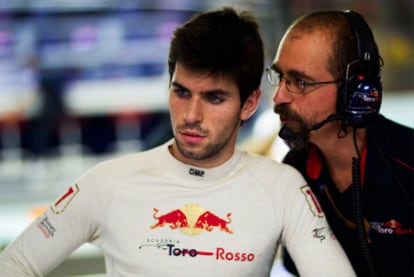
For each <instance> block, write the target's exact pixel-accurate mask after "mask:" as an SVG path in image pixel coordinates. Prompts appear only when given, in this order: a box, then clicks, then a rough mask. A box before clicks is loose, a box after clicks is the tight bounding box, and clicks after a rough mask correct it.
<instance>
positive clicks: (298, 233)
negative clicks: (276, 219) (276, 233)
mask: <svg viewBox="0 0 414 277" xmlns="http://www.w3.org/2000/svg"><path fill="white" fill-rule="evenodd" d="M290 180H291V181H292V180H298V179H297V178H290ZM299 180H301V181H300V182H301V184H296V185H290V186H289V187H288V189H287V191H286V193H285V194H284V195H283V199H282V197H281V199H280V201H285V205H283V206H282V207H283V209H284V212H283V216H282V221H283V223H282V226H284V227H283V231H282V235H281V240H282V244H283V245H284V246H286V248H287V249H288V251H289V253H290V254H291V256H292V258H293V260H294V262H295V265H296V267H297V269H298V272H299V274H300V276H319V277H321V276H335V277H339V276H356V275H355V272H354V270H353V268H352V266H351V264H350V262H349V260H348V258H347V256H346V254H345V252H344V250H343V249H342V247H341V246H340V244H339V242H338V241H337V240H336V238H335V236H334V234H333V233H332V231H331V229H330V227H329V225H328V223H327V220H326V218H325V216H324V213H323V211H322V209H321V207H320V206H319V203H318V201H317V200H316V198H315V196H314V195H313V193H312V191H311V189H310V187H309V186H308V185H306V184H305V181H304V180H303V179H302V178H300V179H299Z"/></svg>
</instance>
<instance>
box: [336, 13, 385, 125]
mask: <svg viewBox="0 0 414 277" xmlns="http://www.w3.org/2000/svg"><path fill="white" fill-rule="evenodd" d="M343 14H344V15H345V17H346V19H347V21H348V22H349V24H350V25H351V27H352V29H353V32H354V36H355V39H356V43H357V46H358V59H357V60H355V61H352V62H350V63H349V64H348V65H347V68H346V78H345V82H344V84H343V86H342V88H341V90H340V93H339V97H338V114H339V115H340V116H341V118H342V120H343V123H344V124H345V126H353V127H357V128H364V127H367V126H369V124H370V123H371V122H372V120H373V119H374V118H375V117H376V116H377V115H378V114H379V110H380V107H381V101H382V84H381V80H380V76H379V67H380V66H381V65H380V64H379V63H380V59H381V58H380V56H379V53H378V48H377V45H376V43H375V40H374V36H373V34H372V31H371V29H370V27H369V26H368V24H367V23H366V21H365V20H364V18H363V17H362V16H361V15H360V14H359V13H357V12H354V11H350V10H345V11H343ZM376 68H378V70H376Z"/></svg>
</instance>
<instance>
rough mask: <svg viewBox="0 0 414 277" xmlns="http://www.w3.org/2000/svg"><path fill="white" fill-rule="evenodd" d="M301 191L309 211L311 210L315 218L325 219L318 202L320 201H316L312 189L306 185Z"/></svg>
mask: <svg viewBox="0 0 414 277" xmlns="http://www.w3.org/2000/svg"><path fill="white" fill-rule="evenodd" d="M300 190H301V191H302V193H303V194H304V195H305V198H306V202H307V203H308V206H309V209H310V210H311V212H312V214H313V215H314V216H317V217H320V218H323V217H324V213H323V210H322V208H321V206H320V204H319V202H318V199H316V196H315V195H314V194H313V192H312V190H311V188H310V187H309V186H307V185H305V186H303V187H301V188H300Z"/></svg>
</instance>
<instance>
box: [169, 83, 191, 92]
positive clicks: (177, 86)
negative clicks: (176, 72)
mask: <svg viewBox="0 0 414 277" xmlns="http://www.w3.org/2000/svg"><path fill="white" fill-rule="evenodd" d="M171 86H174V87H176V88H179V89H182V90H185V91H189V89H188V88H186V87H185V86H183V85H182V84H180V83H178V82H177V81H173V82H171Z"/></svg>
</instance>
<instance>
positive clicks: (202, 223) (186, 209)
mask: <svg viewBox="0 0 414 277" xmlns="http://www.w3.org/2000/svg"><path fill="white" fill-rule="evenodd" d="M158 213H159V210H158V209H156V208H154V210H153V218H154V219H155V220H156V223H154V224H152V225H151V226H150V228H151V229H155V228H159V227H163V226H165V225H167V226H169V227H170V228H171V229H177V228H178V229H180V230H181V231H182V232H183V233H185V234H187V235H198V234H200V233H201V232H202V231H204V230H206V231H209V232H211V231H213V230H214V229H217V230H220V231H223V232H226V233H229V234H232V233H233V230H231V229H230V228H229V227H228V225H229V224H230V223H231V213H227V215H226V218H221V217H219V216H217V215H216V214H214V213H212V212H211V211H208V210H205V209H204V208H202V207H201V206H200V205H197V204H186V205H184V206H183V207H181V208H180V209H176V210H173V211H170V212H166V213H163V214H161V215H159V214H158Z"/></svg>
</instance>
